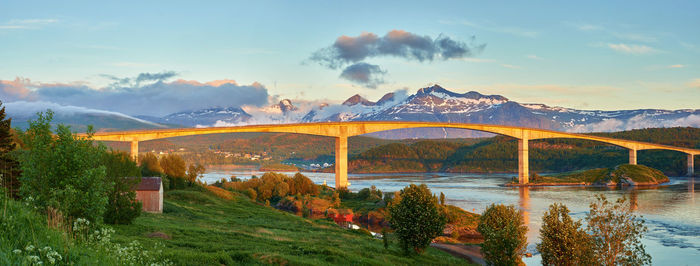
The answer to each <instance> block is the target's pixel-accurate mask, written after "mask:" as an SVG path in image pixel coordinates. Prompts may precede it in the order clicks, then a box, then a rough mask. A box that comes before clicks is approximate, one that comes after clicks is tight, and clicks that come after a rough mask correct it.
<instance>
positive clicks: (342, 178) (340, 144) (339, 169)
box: [335, 127, 348, 189]
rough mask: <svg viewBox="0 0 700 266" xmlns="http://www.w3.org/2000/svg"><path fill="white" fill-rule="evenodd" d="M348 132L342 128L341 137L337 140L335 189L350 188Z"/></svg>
mask: <svg viewBox="0 0 700 266" xmlns="http://www.w3.org/2000/svg"><path fill="white" fill-rule="evenodd" d="M347 133H348V131H347V128H346V127H340V136H338V137H336V138H335V188H336V189H338V188H347V187H348V134H347Z"/></svg>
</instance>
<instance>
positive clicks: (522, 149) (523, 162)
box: [518, 136, 530, 184]
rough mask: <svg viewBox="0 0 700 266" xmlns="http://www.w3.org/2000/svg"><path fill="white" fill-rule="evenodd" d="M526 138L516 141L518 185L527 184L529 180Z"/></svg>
mask: <svg viewBox="0 0 700 266" xmlns="http://www.w3.org/2000/svg"><path fill="white" fill-rule="evenodd" d="M528 141H529V140H528V138H527V136H524V137H523V138H522V139H518V183H520V184H527V183H528V182H529V178H530V168H529V165H530V162H529V158H528V157H529V155H528Z"/></svg>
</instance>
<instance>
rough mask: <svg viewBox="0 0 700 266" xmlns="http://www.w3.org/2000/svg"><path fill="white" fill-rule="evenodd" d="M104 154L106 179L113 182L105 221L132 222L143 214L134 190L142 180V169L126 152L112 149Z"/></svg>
mask: <svg viewBox="0 0 700 266" xmlns="http://www.w3.org/2000/svg"><path fill="white" fill-rule="evenodd" d="M102 156H103V157H102V161H103V162H104V165H105V167H106V169H105V170H106V171H105V172H106V181H107V183H109V184H112V186H111V188H109V189H108V190H107V195H108V198H107V210H106V211H105V214H104V221H105V223H110V224H130V223H131V221H133V219H134V218H136V217H138V216H139V215H140V214H141V202H139V201H137V200H136V191H134V189H135V188H136V186H138V184H139V183H140V182H141V178H140V174H141V173H140V172H141V171H140V169H139V167H138V166H137V165H136V162H134V161H133V160H132V159H131V157H130V156H129V154H127V153H125V152H120V151H110V152H105V153H104V154H103V155H102Z"/></svg>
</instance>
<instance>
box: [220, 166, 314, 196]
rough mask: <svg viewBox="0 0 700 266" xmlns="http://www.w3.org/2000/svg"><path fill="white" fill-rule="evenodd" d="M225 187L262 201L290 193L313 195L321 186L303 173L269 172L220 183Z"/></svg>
mask: <svg viewBox="0 0 700 266" xmlns="http://www.w3.org/2000/svg"><path fill="white" fill-rule="evenodd" d="M220 185H221V186H222V187H224V188H228V189H232V190H236V191H240V192H242V193H244V194H246V195H248V196H249V197H251V199H255V200H257V201H260V202H265V201H268V200H270V201H278V200H280V199H281V198H284V197H286V196H289V195H301V196H305V195H312V196H317V195H319V193H320V190H321V189H320V186H319V185H316V184H314V183H313V181H311V179H309V178H308V177H306V176H304V175H303V174H301V173H296V174H294V176H293V177H289V176H287V175H285V174H282V173H273V172H268V173H265V174H263V175H262V176H261V177H259V178H257V177H253V178H251V179H248V180H238V179H235V180H233V179H232V180H231V182H224V183H221V184H220Z"/></svg>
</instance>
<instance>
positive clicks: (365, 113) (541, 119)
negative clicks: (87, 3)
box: [151, 85, 700, 138]
mask: <svg viewBox="0 0 700 266" xmlns="http://www.w3.org/2000/svg"><path fill="white" fill-rule="evenodd" d="M304 104H305V105H304ZM302 105H303V107H299V106H295V105H294V104H292V102H291V101H290V100H288V99H284V100H282V101H280V102H279V103H277V104H273V105H270V106H266V107H249V106H245V107H243V109H241V108H226V109H223V108H210V109H204V110H200V111H195V112H182V113H175V114H171V115H168V116H166V117H164V118H163V119H162V120H158V121H154V122H159V123H168V124H180V125H184V126H197V125H199V126H230V125H241V124H268V123H298V122H325V121H431V122H457V123H479V124H499V125H512V126H523V127H532V128H543V129H551V130H559V131H572V132H592V131H620V130H628V129H633V128H647V127H671V126H693V127H700V110H698V109H694V110H674V111H669V110H656V109H639V110H621V111H598V110H594V111H589V110H576V109H570V108H563V107H550V106H547V105H544V104H521V103H518V102H515V101H511V100H509V99H508V98H506V97H503V96H500V95H484V94H481V93H478V92H475V91H470V92H467V93H455V92H452V91H449V90H447V89H445V88H442V87H440V86H439V85H435V86H431V87H427V88H421V89H419V90H418V91H417V92H416V93H415V94H412V95H406V93H405V91H397V92H394V93H387V94H386V95H384V96H383V97H382V98H381V99H379V100H378V101H377V102H373V101H370V100H368V99H365V98H364V97H362V96H360V95H353V96H352V97H350V98H348V99H347V100H346V101H344V102H343V103H342V104H318V103H315V104H312V105H310V102H305V103H303V104H302ZM151 121H153V120H151ZM373 135H374V136H378V137H385V138H412V137H417V136H420V137H427V138H442V137H448V138H451V137H474V136H483V135H484V134H482V133H475V132H470V131H465V130H457V129H405V130H395V131H387V132H380V133H376V134H373Z"/></svg>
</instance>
